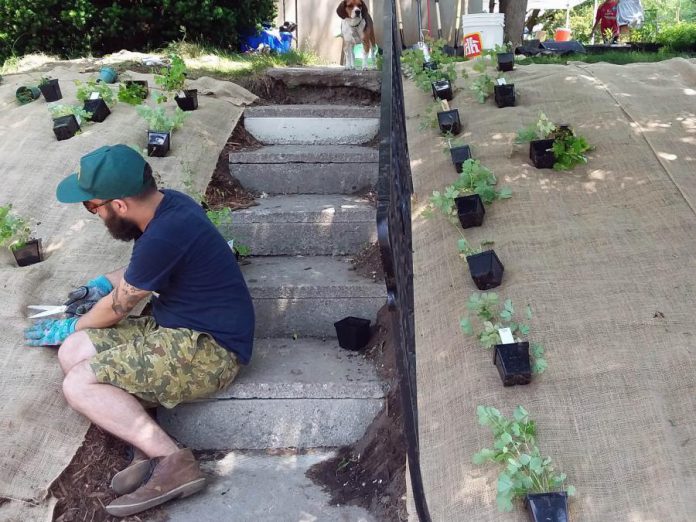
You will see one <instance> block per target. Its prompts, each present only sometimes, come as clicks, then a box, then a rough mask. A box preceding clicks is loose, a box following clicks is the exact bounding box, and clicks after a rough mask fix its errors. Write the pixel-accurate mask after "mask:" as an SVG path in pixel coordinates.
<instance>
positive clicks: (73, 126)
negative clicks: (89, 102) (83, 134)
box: [48, 104, 92, 141]
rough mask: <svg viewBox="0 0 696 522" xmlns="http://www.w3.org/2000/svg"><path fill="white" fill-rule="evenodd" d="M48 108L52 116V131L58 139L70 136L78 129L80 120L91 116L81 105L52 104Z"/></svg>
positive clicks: (85, 119) (65, 138)
mask: <svg viewBox="0 0 696 522" xmlns="http://www.w3.org/2000/svg"><path fill="white" fill-rule="evenodd" d="M48 110H49V112H50V113H51V118H53V133H54V134H55V135H56V139H57V140H58V141H62V140H67V139H70V138H72V137H73V136H74V135H75V134H76V133H77V132H79V131H80V125H81V124H82V122H83V121H87V120H89V119H90V118H91V116H92V115H91V114H90V113H89V112H86V111H85V110H84V109H83V108H82V107H79V106H73V105H61V104H59V105H54V106H52V107H49V109H48Z"/></svg>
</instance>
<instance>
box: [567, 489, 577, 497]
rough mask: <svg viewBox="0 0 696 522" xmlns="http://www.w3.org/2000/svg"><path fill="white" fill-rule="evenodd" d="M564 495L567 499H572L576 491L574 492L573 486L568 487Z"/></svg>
mask: <svg viewBox="0 0 696 522" xmlns="http://www.w3.org/2000/svg"><path fill="white" fill-rule="evenodd" d="M566 493H568V496H569V497H574V496H575V494H576V493H577V491H576V490H575V486H568V487H567V488H566Z"/></svg>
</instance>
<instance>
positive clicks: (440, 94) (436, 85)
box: [431, 79, 454, 100]
mask: <svg viewBox="0 0 696 522" xmlns="http://www.w3.org/2000/svg"><path fill="white" fill-rule="evenodd" d="M431 86H432V88H433V98H435V99H436V100H451V99H452V98H453V97H454V94H452V83H451V82H450V81H449V80H447V79H443V80H436V81H434V82H432V83H431Z"/></svg>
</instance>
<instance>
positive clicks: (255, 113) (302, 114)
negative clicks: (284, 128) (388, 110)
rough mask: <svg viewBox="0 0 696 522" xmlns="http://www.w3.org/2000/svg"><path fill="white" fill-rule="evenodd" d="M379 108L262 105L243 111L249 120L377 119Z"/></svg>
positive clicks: (245, 117) (376, 106)
mask: <svg viewBox="0 0 696 522" xmlns="http://www.w3.org/2000/svg"><path fill="white" fill-rule="evenodd" d="M379 114H380V108H379V106H378V105H373V106H363V107H361V106H355V105H313V104H304V105H263V106H259V107H247V108H245V109H244V119H245V120H246V119H249V118H379Z"/></svg>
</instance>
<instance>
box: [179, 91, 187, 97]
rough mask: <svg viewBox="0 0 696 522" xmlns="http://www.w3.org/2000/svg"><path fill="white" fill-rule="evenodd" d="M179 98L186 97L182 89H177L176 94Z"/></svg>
mask: <svg viewBox="0 0 696 522" xmlns="http://www.w3.org/2000/svg"><path fill="white" fill-rule="evenodd" d="M177 96H178V97H179V98H186V93H185V92H184V91H179V94H177Z"/></svg>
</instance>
